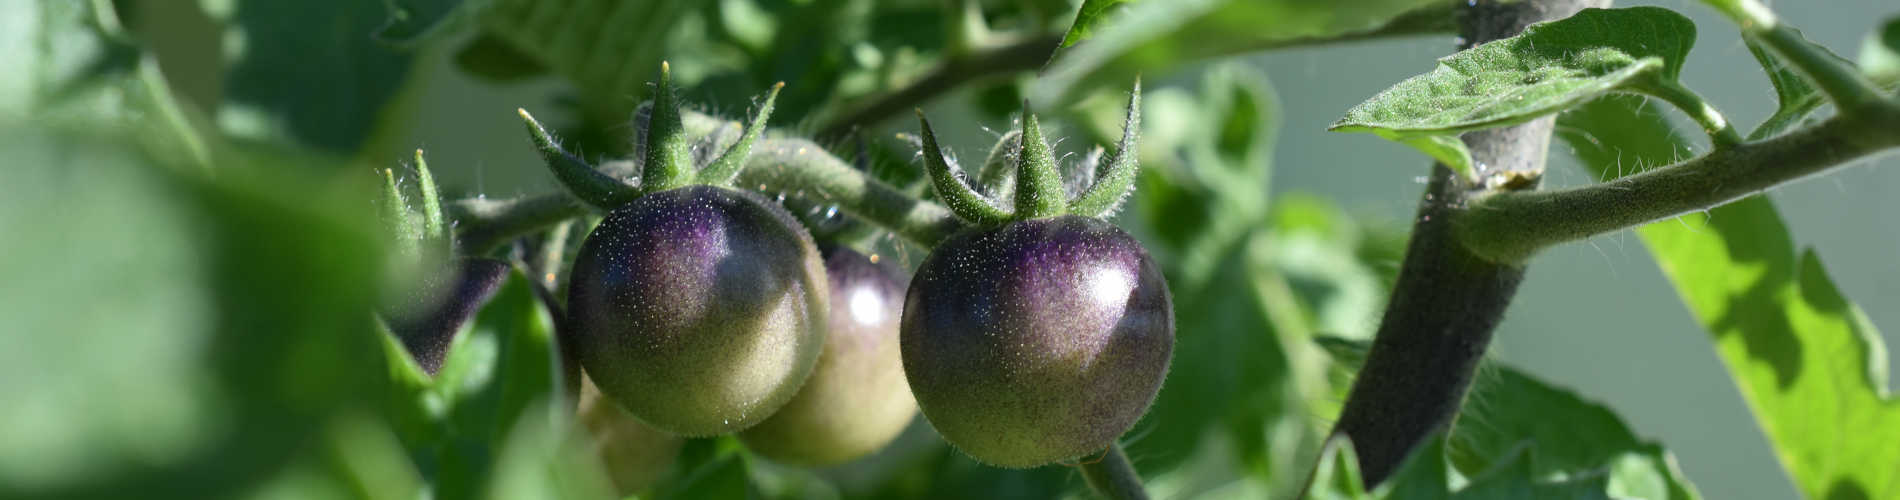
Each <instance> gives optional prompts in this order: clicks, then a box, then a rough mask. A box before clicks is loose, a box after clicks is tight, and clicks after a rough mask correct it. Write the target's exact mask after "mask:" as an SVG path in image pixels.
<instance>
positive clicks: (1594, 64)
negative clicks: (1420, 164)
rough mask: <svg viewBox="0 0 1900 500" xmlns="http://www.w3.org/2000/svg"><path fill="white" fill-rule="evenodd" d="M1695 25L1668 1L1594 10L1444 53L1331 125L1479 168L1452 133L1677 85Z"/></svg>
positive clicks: (1466, 170)
mask: <svg viewBox="0 0 1900 500" xmlns="http://www.w3.org/2000/svg"><path fill="white" fill-rule="evenodd" d="M1694 44H1695V24H1694V23H1691V22H1690V21H1689V19H1688V18H1686V17H1683V16H1682V15H1681V14H1677V13H1675V12H1672V11H1670V10H1668V9H1663V8H1659V7H1634V8H1628V9H1585V10H1584V11H1582V12H1579V13H1577V14H1576V15H1574V16H1571V17H1569V18H1565V19H1561V20H1557V21H1551V22H1546V23H1540V24H1536V25H1532V26H1531V27H1529V28H1526V29H1525V30H1524V32H1523V33H1522V34H1519V35H1518V36H1514V37H1511V38H1506V39H1503V40H1498V41H1494V42H1490V43H1486V44H1484V45H1479V46H1477V47H1474V48H1471V49H1469V50H1465V51H1462V52H1459V53H1456V54H1452V55H1450V56H1447V57H1444V58H1442V59H1439V61H1438V62H1439V64H1438V67H1437V68H1436V69H1434V70H1432V72H1430V73H1426V74H1424V75H1419V76H1415V77H1412V78H1409V79H1406V80H1405V81H1403V82H1399V83H1398V84H1397V85H1393V86H1392V87H1391V88H1389V89H1386V90H1385V91H1383V92H1380V93H1379V95H1376V96H1373V97H1372V98H1371V99H1368V100H1367V101H1366V102H1364V103H1361V104H1359V105H1358V106H1354V107H1353V108H1352V109H1351V110H1348V111H1346V116H1344V117H1342V118H1340V119H1339V121H1337V122H1334V123H1333V125H1332V127H1331V130H1334V131H1340V132H1374V133H1377V134H1379V135H1380V136H1382V137H1385V138H1387V139H1391V140H1394V141H1398V142H1401V143H1404V144H1406V145H1409V146H1412V147H1414V148H1418V149H1419V150H1420V151H1422V152H1425V153H1426V154H1429V155H1431V156H1432V157H1433V158H1436V159H1438V160H1439V161H1441V162H1444V163H1445V164H1446V165H1447V166H1450V167H1452V168H1453V169H1454V170H1458V171H1460V172H1464V173H1466V174H1467V178H1471V177H1470V176H1471V175H1472V174H1473V169H1471V168H1470V153H1469V152H1467V151H1465V150H1464V149H1465V148H1464V145H1463V143H1460V142H1458V141H1456V140H1455V139H1451V138H1449V137H1450V136H1453V135H1455V134H1458V133H1462V132H1467V131H1472V130H1479V129H1486V128H1494V127H1502V126H1506V125H1513V124H1517V123H1523V122H1526V121H1530V120H1532V119H1535V118H1538V117H1541V116H1544V115H1549V114H1552V113H1556V112H1559V111H1563V110H1565V109H1569V108H1571V107H1573V106H1576V105H1578V104H1582V103H1584V102H1587V101H1589V100H1591V99H1594V98H1596V97H1597V96H1601V95H1603V94H1606V93H1609V92H1612V91H1617V90H1625V91H1642V90H1644V89H1646V88H1660V87H1665V86H1670V85H1674V82H1675V81H1676V77H1677V75H1678V74H1680V72H1681V70H1682V64H1683V60H1684V59H1685V58H1687V56H1688V53H1689V49H1690V47H1691V46H1693V45H1694Z"/></svg>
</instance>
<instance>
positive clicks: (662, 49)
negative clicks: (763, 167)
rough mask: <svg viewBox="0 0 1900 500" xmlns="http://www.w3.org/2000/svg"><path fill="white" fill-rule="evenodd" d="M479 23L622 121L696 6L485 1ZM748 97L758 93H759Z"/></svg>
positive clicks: (598, 0)
mask: <svg viewBox="0 0 1900 500" xmlns="http://www.w3.org/2000/svg"><path fill="white" fill-rule="evenodd" d="M469 3H471V4H473V5H472V6H471V7H464V8H479V9H481V10H480V11H479V14H477V15H476V19H478V20H479V23H480V25H481V27H482V28H483V29H484V30H486V31H487V32H488V33H490V34H493V35H494V36H496V37H498V38H501V39H503V40H507V41H508V42H510V43H512V44H514V46H515V47H516V48H517V49H519V50H520V51H521V52H522V53H525V54H529V55H532V56H533V57H535V58H536V59H537V60H539V61H540V62H541V63H542V64H545V65H547V67H548V68H550V69H552V70H553V71H554V72H555V73H556V74H559V75H561V76H563V77H566V78H567V80H568V81H570V82H573V83H574V85H575V87H576V88H577V89H578V90H579V91H580V93H581V95H582V102H585V103H587V110H588V111H589V112H590V113H592V114H595V115H597V116H602V117H607V118H608V119H611V120H625V119H626V117H627V116H631V115H632V113H633V109H634V107H635V106H637V105H638V104H639V102H638V101H636V100H634V99H629V98H627V96H637V95H647V94H648V91H647V88H648V87H647V82H649V81H652V79H653V76H654V75H655V72H654V70H655V68H658V67H659V66H660V59H661V57H662V55H664V54H666V53H667V49H668V47H669V46H670V45H671V44H670V43H669V37H668V34H669V33H670V32H672V31H673V27H674V26H676V25H678V24H679V22H680V19H681V18H682V17H684V16H685V15H686V14H688V13H689V12H691V11H692V10H693V8H694V7H695V6H697V5H698V2H693V1H687V0H639V1H632V0H629V1H604V0H489V1H487V2H475V1H473V0H470V2H469ZM753 91H757V89H756V88H754V89H753Z"/></svg>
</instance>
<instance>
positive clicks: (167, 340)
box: [0, 120, 382, 498]
mask: <svg viewBox="0 0 1900 500" xmlns="http://www.w3.org/2000/svg"><path fill="white" fill-rule="evenodd" d="M142 130H145V129H143V128H121V127H116V126H110V125H107V126H99V127H94V128H91V129H88V130H85V131H66V130H61V129H58V128H48V127H22V126H17V125H13V124H10V123H7V122H6V121H5V120H0V150H3V151H7V154H8V156H9V157H10V158H13V159H14V160H15V161H18V162H19V163H17V164H16V165H14V167H12V168H11V169H10V170H9V174H8V181H7V182H5V183H0V231H4V233H5V234H7V235H8V242H9V243H8V244H7V249H8V250H7V251H8V258H7V259H5V260H4V261H0V304H3V305H0V335H4V336H6V337H7V340H6V343H7V344H8V345H10V346H13V347H12V348H9V349H5V350H0V379H5V380H8V381H10V383H7V384H0V400H5V401H8V404H6V405H0V419H4V420H5V421H7V422H9V424H8V425H6V426H0V441H4V442H6V443H8V445H7V446H5V447H0V490H12V491H14V492H19V493H28V494H29V496H32V494H49V495H54V496H81V497H109V496H116V495H119V494H122V493H135V494H136V495H138V496H141V497H174V496H187V497H198V498H202V497H205V496H225V495H229V494H232V493H234V492H233V491H232V490H233V489H234V488H240V487H243V486H245V485H246V484H247V481H248V480H252V479H255V478H259V477H262V476H265V475H268V474H273V473H275V472H276V470H277V469H278V468H279V467H281V466H282V465H283V464H284V462H285V461H286V460H287V459H288V458H289V457H290V456H291V454H293V453H295V452H297V451H298V450H304V449H309V447H310V446H312V443H313V440H312V438H311V437H310V432H309V430H310V429H313V428H319V427H321V426H322V424H323V423H324V422H326V421H327V420H328V419H329V418H330V417H331V415H333V414H335V413H336V412H338V411H342V410H345V409H348V408H353V407H359V406H360V405H361V404H362V403H366V401H363V397H364V396H363V395H364V394H369V393H373V392H374V391H373V387H374V386H373V385H371V384H373V383H374V379H372V378H370V376H371V375H373V372H371V371H366V370H362V369H349V368H344V367H361V366H363V363H364V362H365V360H373V359H375V358H374V356H375V353H376V351H375V347H374V344H373V342H374V337H372V336H369V335H368V332H370V331H371V330H370V321H369V317H368V316H367V315H366V314H365V311H367V310H368V309H367V307H369V305H370V303H371V299H372V297H371V296H370V295H371V293H370V292H372V291H373V290H374V289H375V283H376V279H377V278H378V276H379V271H378V265H379V264H380V263H381V262H382V261H381V259H380V257H379V252H380V248H379V247H378V245H377V241H378V240H377V239H376V236H375V234H374V233H373V231H370V230H369V229H370V228H372V227H373V225H371V224H369V222H370V221H373V220H374V216H373V215H372V214H371V213H370V212H369V210H368V206H367V205H366V204H362V203H360V201H361V200H360V199H354V197H353V196H352V194H360V193H361V192H368V191H367V190H363V191H360V192H358V191H355V190H353V189H352V188H353V187H367V186H348V185H337V184H334V183H331V182H327V181H324V180H320V179H312V178H305V177H297V176H292V175H289V174H288V173H285V174H281V175H280V174H268V175H266V173H265V172H255V173H233V174H230V175H226V176H223V177H222V178H220V179H219V180H216V181H206V180H201V179H197V178H195V177H191V176H189V175H186V174H180V173H177V172H176V171H174V170H171V169H168V168H165V167H161V166H158V164H157V163H156V162H155V161H153V160H152V159H151V158H149V157H148V156H146V155H145V154H144V153H142V152H140V151H138V150H135V149H132V148H130V147H129V146H131V145H136V144H138V141H137V140H134V139H133V138H132V136H134V135H135V134H136V131H142ZM259 170H264V171H268V170H269V169H267V168H263V169H259ZM339 188H341V189H339ZM311 367H338V369H314V370H313V369H310V368H311ZM219 492H223V493H219ZM0 496H8V497H11V496H13V495H11V494H0Z"/></svg>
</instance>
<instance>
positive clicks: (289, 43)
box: [217, 0, 415, 156]
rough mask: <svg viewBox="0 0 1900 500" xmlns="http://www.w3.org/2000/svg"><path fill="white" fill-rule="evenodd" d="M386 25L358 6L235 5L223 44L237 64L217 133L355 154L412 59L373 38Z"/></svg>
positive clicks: (229, 75)
mask: <svg viewBox="0 0 1900 500" xmlns="http://www.w3.org/2000/svg"><path fill="white" fill-rule="evenodd" d="M386 16H387V13H386V12H385V10H384V8H383V7H382V6H379V5H377V4H375V3H372V2H368V1H361V0H359V1H355V2H341V3H337V2H241V3H239V4H238V6H237V10H236V12H234V13H233V17H232V19H231V20H230V30H231V32H230V33H228V34H226V36H225V39H226V40H228V42H227V46H226V47H225V49H226V51H227V52H230V53H232V54H235V60H232V61H230V62H229V63H228V64H229V68H230V70H229V71H228V72H226V74H225V81H224V93H225V95H224V104H223V105H222V107H221V108H220V109H219V110H218V116H217V120H218V124H219V126H220V127H221V128H223V129H224V130H225V131H226V132H228V133H230V134H232V135H234V136H238V137H245V138H251V139H260V140H276V141H288V142H292V143H296V144H301V145H304V146H307V147H311V148H316V149H320V150H323V151H327V152H330V153H333V154H341V155H346V156H347V155H351V154H354V153H356V152H357V151H358V150H359V149H361V148H362V147H363V145H364V143H365V142H366V141H367V140H368V139H369V138H370V134H371V133H373V132H374V131H375V129H376V123H377V120H378V119H379V118H381V117H382V116H383V114H384V110H385V108H386V107H387V106H388V105H389V104H390V102H391V101H392V100H393V99H394V98H395V97H396V94H397V90H398V89H399V88H400V87H401V86H402V83H403V81H404V80H405V79H406V78H407V76H408V74H409V68H410V66H411V63H412V62H413V60H414V59H415V57H414V55H413V54H410V53H406V52H402V51H399V50H397V49H396V48H394V47H391V46H389V45H388V44H385V43H382V42H378V41H377V40H376V39H375V38H374V37H372V33H373V32H374V31H375V30H376V28H377V27H378V26H380V25H382V23H383V21H384V19H385V18H386Z"/></svg>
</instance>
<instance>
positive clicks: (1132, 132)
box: [1069, 79, 1141, 217]
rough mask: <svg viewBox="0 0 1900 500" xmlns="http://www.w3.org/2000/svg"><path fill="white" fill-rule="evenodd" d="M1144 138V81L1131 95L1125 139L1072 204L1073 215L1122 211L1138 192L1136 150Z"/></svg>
mask: <svg viewBox="0 0 1900 500" xmlns="http://www.w3.org/2000/svg"><path fill="white" fill-rule="evenodd" d="M1140 136H1141V80H1140V79H1136V80H1135V90H1134V91H1133V92H1132V93H1130V94H1129V95H1128V116H1127V118H1125V119H1123V120H1122V138H1121V141H1120V142H1118V143H1116V144H1115V150H1114V151H1112V152H1110V153H1109V154H1108V157H1107V158H1103V159H1102V163H1101V164H1100V165H1099V166H1098V167H1096V172H1095V184H1094V185H1093V186H1089V189H1088V190H1087V191H1083V192H1082V194H1081V195H1080V196H1077V197H1076V198H1075V201H1072V202H1070V203H1069V212H1071V213H1076V214H1081V215H1086V216H1089V217H1106V216H1109V215H1113V214H1114V213H1115V211H1116V210H1118V209H1120V208H1121V205H1122V202H1124V201H1126V200H1127V199H1128V193H1131V192H1133V191H1134V188H1135V174H1137V173H1138V172H1139V170H1140V168H1141V166H1140V161H1139V158H1138V156H1139V155H1138V154H1137V153H1136V151H1135V147H1136V141H1138V140H1139V138H1140Z"/></svg>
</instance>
